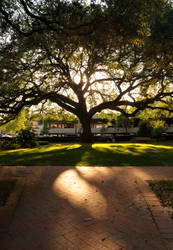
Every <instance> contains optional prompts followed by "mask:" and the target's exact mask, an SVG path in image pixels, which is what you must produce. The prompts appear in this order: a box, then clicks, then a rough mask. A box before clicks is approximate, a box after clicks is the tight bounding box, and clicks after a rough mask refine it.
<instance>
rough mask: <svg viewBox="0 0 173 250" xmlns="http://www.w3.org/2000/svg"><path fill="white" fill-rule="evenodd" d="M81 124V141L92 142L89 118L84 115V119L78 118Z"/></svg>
mask: <svg viewBox="0 0 173 250" xmlns="http://www.w3.org/2000/svg"><path fill="white" fill-rule="evenodd" d="M80 122H81V124H82V129H83V131H82V134H81V138H80V139H81V142H83V143H92V142H93V135H92V132H91V119H89V118H88V117H86V118H85V119H82V120H80Z"/></svg>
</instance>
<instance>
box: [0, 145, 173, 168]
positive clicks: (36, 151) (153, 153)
mask: <svg viewBox="0 0 173 250" xmlns="http://www.w3.org/2000/svg"><path fill="white" fill-rule="evenodd" d="M5 165H8V166H16V165H18V166H21V165H25V166H33V165H37V166H42V165H44V166H48V165H52V166H76V165H78V166H173V143H168V144H142V143H138V144H134V143H110V144H51V145H46V146H40V147H37V148H33V149H17V150H6V151H1V152H0V166H5Z"/></svg>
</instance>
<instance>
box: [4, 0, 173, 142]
mask: <svg viewBox="0 0 173 250" xmlns="http://www.w3.org/2000/svg"><path fill="white" fill-rule="evenodd" d="M0 18H1V20H2V22H1V25H0V34H1V40H0V41H1V44H0V61H1V64H0V72H1V76H0V92H1V96H0V114H1V116H2V122H6V121H8V120H10V119H13V118H14V117H15V116H16V114H17V113H19V112H20V111H21V110H22V108H23V107H25V106H31V105H37V104H39V103H40V102H42V101H43V100H49V101H51V102H53V103H56V104H58V105H59V106H60V107H61V108H63V109H65V110H67V111H68V112H70V113H72V114H74V115H75V116H77V117H78V119H79V120H80V122H81V124H82V127H83V133H82V137H81V139H82V141H84V142H91V141H92V133H91V127H90V122H91V118H92V117H93V115H95V114H96V113H99V112H101V111H102V110H104V109H109V110H114V111H117V112H120V113H121V114H123V115H125V116H127V117H128V116H133V115H136V114H137V113H138V112H139V111H140V110H144V109H146V108H151V109H153V108H157V109H160V110H162V109H166V110H169V111H172V110H173V108H172V106H171V105H172V104H171V103H172V99H173V84H172V75H173V54H172V53H171V52H172V51H173V39H172V38H173V30H172V27H173V9H172V5H171V1H170V2H169V1H164V0H151V1H148V0H143V1H140V0H133V1H132V0H130V1H129V0H124V1H120V0H113V1H112V0H103V1H101V3H96V1H94V0H93V1H92V2H91V4H90V5H89V4H88V5H87V4H86V1H78V0H76V1H72V2H70V1H57V0H49V1H46V0H42V1H39V0H30V1H26V0H16V1H13V0H4V1H2V2H1V3H0ZM162 31H163V32H162ZM157 102H159V103H164V104H165V105H164V106H157V107H154V106H153V104H154V103H157ZM130 107H131V108H130Z"/></svg>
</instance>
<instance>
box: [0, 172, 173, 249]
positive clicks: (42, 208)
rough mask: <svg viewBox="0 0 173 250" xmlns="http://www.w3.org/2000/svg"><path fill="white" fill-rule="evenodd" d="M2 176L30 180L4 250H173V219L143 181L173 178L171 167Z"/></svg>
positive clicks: (2, 241)
mask: <svg viewBox="0 0 173 250" xmlns="http://www.w3.org/2000/svg"><path fill="white" fill-rule="evenodd" d="M0 175H1V176H21V177H26V181H25V182H26V184H25V187H24V190H23V192H22V194H21V197H20V200H19V202H18V204H17V207H16V209H15V211H14V214H13V218H12V221H11V223H10V225H9V227H8V229H7V230H3V229H2V228H1V229H0V249H1V250H5V249H6V250H36V249H38V250H42V249H43V250H54V249H60V250H61V249H64V250H68V249H69V250H72V249H75V250H77V249H86V250H92V249H98V250H101V249H111V250H120V249H121V250H125V249H127V250H131V249H132V250H150V249H151V250H162V249H163V250H164V249H170V250H171V249H173V244H172V240H173V220H171V219H169V218H168V215H167V214H166V210H164V209H162V208H161V207H160V204H159V203H158V201H157V199H156V198H155V196H153V194H152V192H151V191H150V189H149V188H148V187H147V185H146V183H145V181H144V180H147V179H148V180H149V179H163V178H164V179H167V178H169V179H171V178H172V179H173V168H171V167H143V168H142V167H140V168H139V167H138V168H135V167H1V168H0ZM171 229H172V230H171Z"/></svg>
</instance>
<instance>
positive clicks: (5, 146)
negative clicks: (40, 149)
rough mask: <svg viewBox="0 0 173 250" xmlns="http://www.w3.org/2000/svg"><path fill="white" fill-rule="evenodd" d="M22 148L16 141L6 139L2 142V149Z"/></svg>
mask: <svg viewBox="0 0 173 250" xmlns="http://www.w3.org/2000/svg"><path fill="white" fill-rule="evenodd" d="M18 148H20V145H19V144H18V143H15V142H14V141H4V143H3V144H2V149H5V150H10V149H18Z"/></svg>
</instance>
